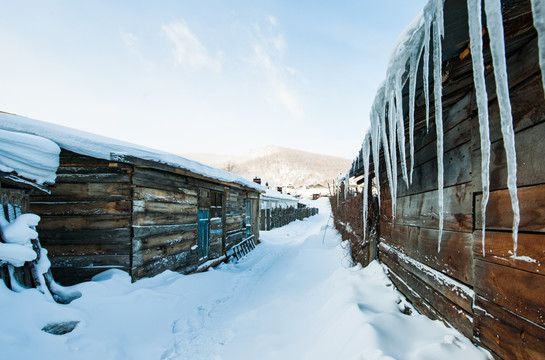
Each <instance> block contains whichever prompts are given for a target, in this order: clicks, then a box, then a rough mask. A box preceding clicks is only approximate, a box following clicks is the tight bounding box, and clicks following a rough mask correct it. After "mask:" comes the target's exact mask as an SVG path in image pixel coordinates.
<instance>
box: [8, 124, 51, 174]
mask: <svg viewBox="0 0 545 360" xmlns="http://www.w3.org/2000/svg"><path fill="white" fill-rule="evenodd" d="M2 120H3V118H1V117H0V127H3V126H2V125H3V121H2ZM0 143H2V146H1V147H0V171H3V172H6V173H11V172H15V173H16V174H17V175H19V176H20V177H23V178H26V179H29V180H34V181H36V182H37V183H38V184H44V183H50V184H53V183H54V182H55V178H56V177H57V168H58V167H59V153H60V151H61V149H60V148H59V147H58V146H57V144H55V143H54V142H52V141H51V140H48V139H45V138H43V137H40V136H34V135H29V134H25V133H21V132H13V131H6V130H0Z"/></svg>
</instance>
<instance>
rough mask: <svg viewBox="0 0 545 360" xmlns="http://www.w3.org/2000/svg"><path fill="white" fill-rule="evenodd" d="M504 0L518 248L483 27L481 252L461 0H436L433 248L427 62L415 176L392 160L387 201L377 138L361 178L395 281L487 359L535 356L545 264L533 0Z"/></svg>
mask: <svg viewBox="0 0 545 360" xmlns="http://www.w3.org/2000/svg"><path fill="white" fill-rule="evenodd" d="M502 3H503V6H502V13H503V25H504V27H503V29H504V41H505V51H506V61H507V74H508V85H509V93H510V103H511V107H512V111H511V113H512V118H513V121H512V124H513V128H514V133H515V146H516V160H517V167H518V171H517V183H516V184H517V187H518V200H519V204H520V225H519V228H518V248H517V252H516V256H514V244H513V238H512V224H513V211H512V209H511V200H510V195H509V191H508V186H507V161H506V152H505V150H504V144H503V140H502V133H501V130H500V115H499V106H498V100H497V97H496V85H495V81H494V71H495V67H494V64H493V63H492V59H491V52H490V45H489V38H490V37H489V33H488V31H486V28H485V25H483V29H485V30H483V31H482V33H483V34H484V35H483V44H484V51H483V55H484V65H485V69H486V70H485V80H486V89H487V93H488V112H489V127H490V141H491V159H490V200H489V202H488V206H487V208H486V225H485V226H486V232H485V234H486V239H485V244H484V245H485V246H484V248H485V253H483V251H482V249H483V247H482V243H481V237H482V227H483V222H482V216H481V210H480V204H481V201H482V197H483V190H482V183H481V182H482V181H481V142H480V135H479V117H478V116H479V115H478V107H477V103H476V95H475V86H474V77H473V66H472V54H471V51H470V47H469V30H468V12H467V4H466V1H465V0H446V1H445V2H444V24H445V31H444V34H445V35H444V39H443V40H442V45H443V52H442V74H441V75H442V82H443V88H442V90H443V94H442V99H441V103H442V116H443V120H442V126H443V132H442V134H443V137H444V144H443V145H444V146H443V157H444V189H443V195H444V211H443V214H444V224H443V230H442V240H441V246H440V251H438V238H439V233H440V224H439V212H440V209H439V205H438V204H439V202H438V181H437V179H438V161H437V135H436V134H437V133H436V127H435V116H434V114H435V112H434V111H435V108H434V101H433V89H434V85H433V77H432V76H431V74H432V73H433V72H432V71H433V70H432V66H433V65H432V60H431V59H430V88H429V89H430V98H431V99H430V102H429V104H430V111H429V113H430V120H429V121H430V128H429V130H428V129H427V127H426V106H425V103H426V102H425V98H424V93H423V82H422V65H423V60H422V59H420V68H419V70H418V74H417V75H418V76H417V78H418V79H419V80H418V81H417V82H416V106H415V112H414V114H415V126H414V172H413V175H412V184H411V185H410V186H409V187H407V186H406V185H405V182H404V180H403V176H402V168H401V162H400V161H399V160H398V161H397V168H398V172H397V174H398V179H397V196H395V197H394V198H392V195H391V194H392V192H390V190H389V183H388V180H387V172H386V171H385V169H386V164H385V156H384V145H381V150H380V156H379V172H378V173H377V172H376V171H375V166H374V164H373V158H371V160H370V167H369V175H370V177H369V179H368V182H369V183H370V182H371V181H372V179H373V178H377V177H378V179H379V180H380V181H379V184H380V200H381V202H380V204H381V206H380V216H379V220H378V237H377V238H375V239H371V240H374V241H377V242H378V259H379V260H380V261H381V262H382V263H384V264H385V265H387V267H388V270H389V275H390V278H391V279H392V281H393V283H394V284H395V285H396V287H397V288H398V289H399V290H400V291H401V292H403V293H404V294H405V295H406V296H407V298H408V299H409V300H410V301H411V302H412V303H413V304H414V305H415V306H416V307H417V308H418V309H419V311H421V312H422V313H424V314H426V315H428V316H430V317H431V318H439V319H442V320H444V321H445V322H447V323H448V324H450V325H451V326H453V327H455V328H456V329H458V330H459V331H460V332H461V333H462V334H464V335H465V336H467V337H469V338H471V339H472V340H473V341H474V342H475V343H477V344H479V345H481V346H483V347H485V348H486V349H489V350H490V351H491V353H492V354H493V356H494V357H496V358H502V359H543V358H544V356H545V317H544V313H545V301H544V299H545V274H543V272H544V271H543V268H541V265H542V264H543V265H545V196H544V195H545V192H544V191H545V156H544V154H545V141H544V139H545V97H544V91H543V88H544V87H543V84H542V72H541V70H542V69H540V65H539V55H538V51H539V49H538V34H537V32H536V29H535V28H534V26H533V14H532V8H531V3H530V0H513V1H503V2H502ZM483 13H484V12H483ZM483 16H484V15H483ZM483 24H485V21H483ZM430 32H431V30H430ZM542 36H543V35H542ZM543 70H545V69H543ZM409 83H410V81H407V83H406V84H405V86H404V87H403V91H402V95H403V104H404V106H403V118H404V130H405V134H404V135H405V139H406V143H405V154H406V157H405V158H404V159H403V158H402V159H401V160H402V161H406V163H407V164H410V151H409V109H408V105H407V104H408V103H409V89H408V88H409ZM386 116H387V117H388V114H387V115H386ZM394 144H396V143H395V142H394ZM398 144H399V143H398ZM396 148H397V150H394V151H396V152H397V153H398V159H399V158H400V157H401V156H400V154H401V150H400V148H399V145H396ZM407 166H409V165H407ZM363 172H364V161H362V159H361V157H360V158H359V159H357V160H356V161H355V162H354V167H353V171H352V175H362V174H363ZM369 196H370V197H371V195H369ZM392 202H395V203H396V212H395V214H394V213H392ZM368 221H369V224H368V226H367V229H368V230H369V229H370V228H373V225H375V224H372V223H371V222H372V219H371V218H369V219H368Z"/></svg>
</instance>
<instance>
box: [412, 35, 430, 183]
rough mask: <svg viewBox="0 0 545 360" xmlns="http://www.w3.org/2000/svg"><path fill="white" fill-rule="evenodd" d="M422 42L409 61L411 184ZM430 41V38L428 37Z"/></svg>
mask: <svg viewBox="0 0 545 360" xmlns="http://www.w3.org/2000/svg"><path fill="white" fill-rule="evenodd" d="M421 41H422V44H421V45H420V46H419V47H418V50H417V51H416V52H415V53H414V54H412V55H411V58H410V62H409V143H410V147H411V150H410V155H411V169H410V171H409V185H410V184H412V182H413V169H414V108H415V100H416V99H415V96H416V75H417V73H418V66H419V64H420V57H421V56H422V51H423V50H424V39H421ZM428 41H429V39H428Z"/></svg>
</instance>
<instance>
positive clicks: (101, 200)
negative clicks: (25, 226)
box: [31, 150, 132, 285]
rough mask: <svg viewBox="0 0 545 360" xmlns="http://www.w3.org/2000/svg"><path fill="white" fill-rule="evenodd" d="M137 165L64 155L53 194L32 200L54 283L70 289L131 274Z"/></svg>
mask: <svg viewBox="0 0 545 360" xmlns="http://www.w3.org/2000/svg"><path fill="white" fill-rule="evenodd" d="M131 174H132V166H130V165H124V164H119V163H115V162H109V161H105V160H99V159H95V158H92V157H88V156H82V155H79V154H75V153H72V152H70V151H66V150H62V152H61V155H60V167H59V169H58V171H57V180H56V185H55V186H54V187H53V188H51V194H50V195H47V194H37V195H33V196H32V197H31V211H32V212H34V213H36V214H38V215H40V216H41V218H42V220H41V221H40V224H39V225H38V231H39V234H40V241H41V243H42V246H43V247H45V248H46V249H47V250H48V251H49V258H50V260H51V264H52V268H51V270H52V272H53V276H54V277H55V280H57V281H59V282H60V283H61V284H65V285H69V284H74V283H76V282H80V281H83V280H89V279H91V277H93V276H94V275H96V274H97V273H99V272H102V271H104V270H107V269H109V268H119V269H122V270H125V271H129V270H130V243H131V238H130V226H131V187H130V178H131Z"/></svg>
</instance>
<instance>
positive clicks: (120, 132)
mask: <svg viewBox="0 0 545 360" xmlns="http://www.w3.org/2000/svg"><path fill="white" fill-rule="evenodd" d="M426 2H427V1H425V0H410V1H409V0H381V1H368V0H352V1H350V0H337V1H302V0H301V1H293V0H292V1H288V0H274V1H273V0H270V1H265V0H261V1H260V0H255V1H252V0H231V1H228V0H200V1H197V0H194V1H186V0H171V1H164V0H157V1H128V0H126V1H105V0H104V1H103V0H96V1H88V0H82V1H72V0H51V1H27V0H20V1H8V0H0V6H1V8H2V12H0V48H1V49H2V56H0V79H2V81H1V84H0V110H1V111H7V112H12V113H16V114H19V115H24V116H28V117H32V118H36V119H40V120H44V121H49V122H53V123H58V124H61V125H66V126H70V127H73V128H78V129H82V130H86V131H90V132H94V133H99V134H101V135H106V136H111V137H114V138H118V139H122V140H127V141H131V142H134V143H137V144H141V145H146V146H150V147H153V148H157V149H161V150H166V151H170V152H174V153H182V154H183V153H194V152H209V153H222V154H232V153H240V152H244V151H248V150H250V149H252V148H257V147H260V146H266V145H279V146H286V147H292V148H296V149H301V150H307V151H312V152H320V153H325V154H331V155H337V156H343V157H347V158H353V157H354V156H355V155H356V153H357V152H358V148H359V146H360V145H361V142H362V140H363V135H364V132H365V129H366V128H367V127H368V114H369V107H370V104H371V103H372V101H373V98H374V95H375V92H376V89H377V87H378V85H379V84H380V82H381V81H382V80H383V79H384V77H385V74H386V65H387V63H388V59H389V55H390V51H391V48H392V46H393V45H394V43H395V41H396V39H397V37H398V36H399V35H400V33H401V32H402V31H403V30H404V29H405V27H406V26H407V25H409V23H410V22H411V21H412V19H413V18H414V17H415V16H416V15H417V14H418V13H419V11H420V10H421V9H422V8H423V7H424V5H425V3H426Z"/></svg>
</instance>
